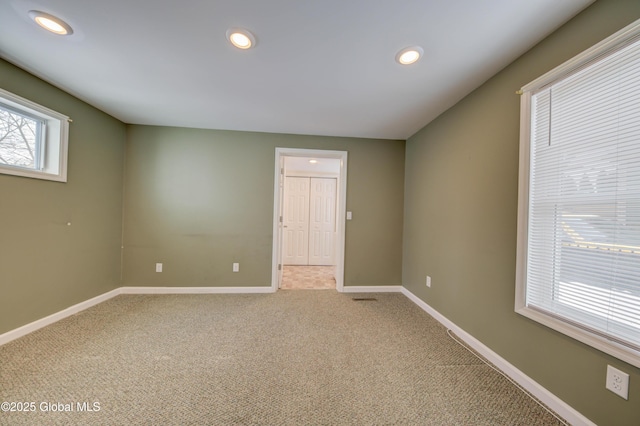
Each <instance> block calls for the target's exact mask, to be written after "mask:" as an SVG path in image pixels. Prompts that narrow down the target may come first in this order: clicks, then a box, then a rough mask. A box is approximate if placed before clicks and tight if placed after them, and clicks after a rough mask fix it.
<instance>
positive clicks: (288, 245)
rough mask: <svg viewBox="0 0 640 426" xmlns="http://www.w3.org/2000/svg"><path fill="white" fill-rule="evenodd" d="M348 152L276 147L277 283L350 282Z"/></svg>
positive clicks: (340, 285)
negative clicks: (346, 251)
mask: <svg viewBox="0 0 640 426" xmlns="http://www.w3.org/2000/svg"><path fill="white" fill-rule="evenodd" d="M346 177H347V153H346V152H345V151H326V150H314V149H293V148H276V163H275V179H274V180H275V182H274V223H273V230H274V232H273V264H272V269H273V271H272V289H273V291H277V290H278V288H287V289H293V288H323V289H324V288H335V289H336V290H338V291H343V287H344V241H345V216H346V183H347V182H346Z"/></svg>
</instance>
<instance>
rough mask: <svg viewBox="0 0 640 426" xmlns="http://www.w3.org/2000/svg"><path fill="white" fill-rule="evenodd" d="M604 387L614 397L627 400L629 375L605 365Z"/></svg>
mask: <svg viewBox="0 0 640 426" xmlns="http://www.w3.org/2000/svg"><path fill="white" fill-rule="evenodd" d="M606 387H607V389H609V390H610V391H611V392H613V393H615V394H616V395H618V396H621V397H622V398H624V399H627V400H628V399H629V375H628V374H627V373H625V372H624V371H620V370H618V369H617V368H614V367H612V366H610V365H607V384H606Z"/></svg>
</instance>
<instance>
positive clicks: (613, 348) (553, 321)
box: [515, 20, 640, 367]
mask: <svg viewBox="0 0 640 426" xmlns="http://www.w3.org/2000/svg"><path fill="white" fill-rule="evenodd" d="M638 37H640V20H638V21H636V22H634V23H632V24H631V25H629V26H627V27H625V28H623V29H622V30H620V31H618V32H617V33H615V34H613V35H612V36H610V37H608V38H607V39H605V40H603V41H601V42H600V43H598V44H596V45H595V46H593V47H591V48H589V49H587V50H585V51H584V52H582V53H580V54H579V55H577V56H575V57H574V58H572V59H570V60H568V61H567V62H565V63H563V64H562V65H560V66H558V67H556V68H554V69H553V70H551V71H549V72H548V73H546V74H544V75H542V76H541V77H539V78H537V79H535V80H534V81H532V82H530V83H529V84H527V85H525V86H523V87H522V89H521V90H520V91H519V92H518V93H519V94H521V100H520V159H519V163H520V164H519V178H518V228H517V232H518V240H517V255H516V295H515V296H516V297H515V311H516V312H517V313H518V314H520V315H523V316H525V317H527V318H529V319H531V320H533V321H536V322H538V323H540V324H543V325H545V326H547V327H549V328H551V329H553V330H556V331H558V332H560V333H562V334H565V335H567V336H569V337H572V338H574V339H576V340H578V341H580V342H582V343H585V344H587V345H589V346H591V347H594V348H596V349H598V350H600V351H603V352H605V353H607V354H609V355H612V356H614V357H616V358H618V359H620V360H622V361H625V362H627V363H629V364H631V365H634V366H636V367H640V351H636V350H634V349H633V348H630V347H628V346H626V345H622V344H619V343H617V342H615V341H613V340H610V339H608V338H606V337H604V336H600V335H598V334H596V333H591V332H589V331H587V330H585V329H583V328H581V327H579V326H576V325H572V324H571V323H570V322H567V321H565V320H560V319H557V318H555V317H554V316H552V315H549V314H546V313H544V312H541V311H539V310H536V309H533V308H530V307H527V305H526V285H527V257H528V252H527V250H528V243H529V241H528V227H529V223H528V221H529V188H530V164H531V163H530V162H531V158H530V149H531V121H532V117H531V113H532V110H531V100H532V95H533V94H534V93H535V92H536V91H537V90H539V89H541V88H543V87H544V86H548V85H550V84H552V83H554V82H556V81H558V80H561V79H563V78H564V77H566V76H568V75H569V74H573V73H575V72H576V71H578V70H580V69H581V68H583V67H585V66H588V65H589V64H591V63H593V62H594V61H596V60H598V59H600V58H602V57H605V56H607V55H609V54H610V53H612V52H614V51H616V50H617V49H619V48H620V47H621V46H623V45H625V44H627V43H629V42H630V41H631V40H633V39H637V38H638Z"/></svg>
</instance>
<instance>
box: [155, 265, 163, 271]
mask: <svg viewBox="0 0 640 426" xmlns="http://www.w3.org/2000/svg"><path fill="white" fill-rule="evenodd" d="M156 272H162V263H156Z"/></svg>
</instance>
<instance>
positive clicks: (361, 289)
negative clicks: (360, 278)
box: [342, 285, 402, 293]
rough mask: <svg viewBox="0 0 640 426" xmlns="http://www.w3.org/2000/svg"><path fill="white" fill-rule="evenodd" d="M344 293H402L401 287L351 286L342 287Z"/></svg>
mask: <svg viewBox="0 0 640 426" xmlns="http://www.w3.org/2000/svg"><path fill="white" fill-rule="evenodd" d="M342 292H343V293H400V292H402V286H401V285H378V286H375V285H370V286H360V285H349V286H347V285H346V286H344V287H342Z"/></svg>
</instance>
